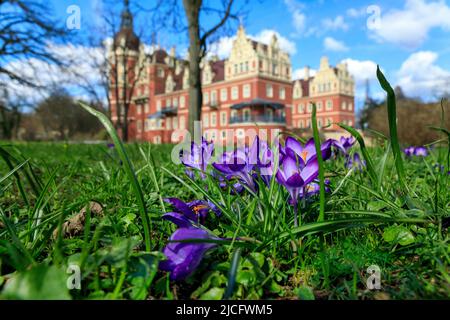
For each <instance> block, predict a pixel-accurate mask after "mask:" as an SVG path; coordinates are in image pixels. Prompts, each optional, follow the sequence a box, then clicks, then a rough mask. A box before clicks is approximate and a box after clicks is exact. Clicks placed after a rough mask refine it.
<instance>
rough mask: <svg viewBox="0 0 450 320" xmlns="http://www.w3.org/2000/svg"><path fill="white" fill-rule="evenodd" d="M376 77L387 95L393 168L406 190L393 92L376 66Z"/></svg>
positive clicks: (403, 188)
mask: <svg viewBox="0 0 450 320" xmlns="http://www.w3.org/2000/svg"><path fill="white" fill-rule="evenodd" d="M377 77H378V81H379V82H380V85H381V87H382V88H383V90H384V91H386V93H387V109H388V120H389V134H390V138H391V139H390V140H391V147H392V153H393V154H394V161H395V167H396V169H397V174H398V179H399V182H400V186H401V187H402V190H408V189H407V185H406V183H405V169H404V167H403V159H402V154H401V151H400V145H399V142H398V133H397V105H396V102H395V92H394V89H392V87H391V85H390V84H389V82H388V81H387V80H386V78H385V76H384V74H383V72H381V70H380V66H377Z"/></svg>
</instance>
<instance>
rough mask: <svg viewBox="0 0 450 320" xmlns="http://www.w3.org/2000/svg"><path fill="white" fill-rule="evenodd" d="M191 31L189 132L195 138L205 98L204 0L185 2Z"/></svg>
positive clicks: (184, 0) (185, 0) (186, 0)
mask: <svg viewBox="0 0 450 320" xmlns="http://www.w3.org/2000/svg"><path fill="white" fill-rule="evenodd" d="M183 5H184V9H185V12H186V18H187V21H188V30H189V90H188V92H189V126H188V128H189V132H190V134H191V137H194V128H195V127H194V123H195V121H200V120H201V112H202V104H203V96H202V83H201V70H200V62H201V42H200V26H199V14H200V8H201V5H202V0H183Z"/></svg>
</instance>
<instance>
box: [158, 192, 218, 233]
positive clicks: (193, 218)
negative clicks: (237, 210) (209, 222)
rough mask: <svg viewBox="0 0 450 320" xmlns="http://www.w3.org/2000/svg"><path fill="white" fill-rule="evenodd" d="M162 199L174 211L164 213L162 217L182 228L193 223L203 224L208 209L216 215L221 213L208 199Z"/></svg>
mask: <svg viewBox="0 0 450 320" xmlns="http://www.w3.org/2000/svg"><path fill="white" fill-rule="evenodd" d="M164 201H165V202H167V203H170V204H171V205H172V206H173V207H174V211H173V212H169V213H166V214H165V215H164V216H163V219H166V220H169V221H171V222H173V223H175V224H177V225H178V226H180V227H183V228H187V227H189V226H191V225H192V224H193V223H202V224H203V223H204V222H205V220H206V217H207V216H208V213H209V212H210V211H212V212H214V213H215V214H216V215H217V216H220V215H221V211H220V210H219V208H217V207H216V206H215V205H214V204H213V203H211V202H210V201H205V200H194V201H191V202H187V203H186V202H183V201H181V200H180V199H177V198H167V199H164Z"/></svg>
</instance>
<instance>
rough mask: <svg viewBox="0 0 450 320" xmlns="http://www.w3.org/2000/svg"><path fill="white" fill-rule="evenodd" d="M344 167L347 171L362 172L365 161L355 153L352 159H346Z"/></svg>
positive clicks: (350, 157)
mask: <svg viewBox="0 0 450 320" xmlns="http://www.w3.org/2000/svg"><path fill="white" fill-rule="evenodd" d="M345 165H346V167H347V169H351V168H356V169H357V170H359V171H363V170H364V168H365V167H366V161H365V160H362V159H361V157H360V155H359V153H357V152H355V154H354V155H353V158H352V156H348V157H347V162H346V164H345Z"/></svg>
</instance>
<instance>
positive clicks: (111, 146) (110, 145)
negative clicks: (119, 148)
mask: <svg viewBox="0 0 450 320" xmlns="http://www.w3.org/2000/svg"><path fill="white" fill-rule="evenodd" d="M106 146H107V147H108V149H114V147H115V145H114V143H108V144H107V145H106Z"/></svg>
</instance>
